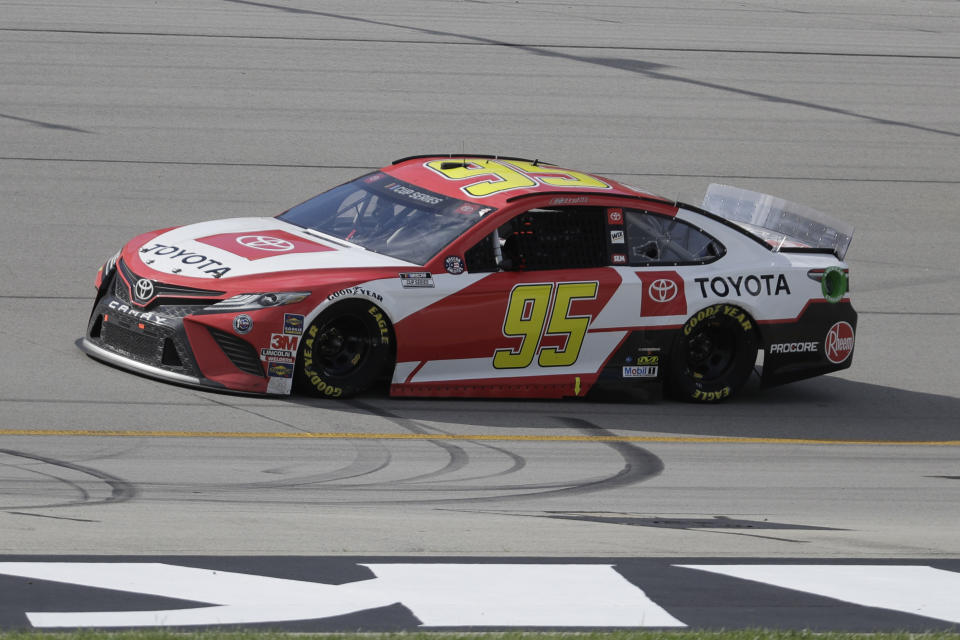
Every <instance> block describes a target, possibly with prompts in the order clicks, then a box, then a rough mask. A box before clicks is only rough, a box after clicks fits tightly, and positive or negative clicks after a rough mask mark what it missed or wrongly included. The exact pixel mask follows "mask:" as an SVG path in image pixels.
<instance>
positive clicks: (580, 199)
mask: <svg viewBox="0 0 960 640" xmlns="http://www.w3.org/2000/svg"><path fill="white" fill-rule="evenodd" d="M588 202H590V198H589V196H576V197H573V196H560V197H559V198H554V199H553V200H551V201H550V204H551V205H560V204H586V203H588Z"/></svg>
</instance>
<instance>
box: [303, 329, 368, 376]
mask: <svg viewBox="0 0 960 640" xmlns="http://www.w3.org/2000/svg"><path fill="white" fill-rule="evenodd" d="M369 351H370V337H369V335H368V333H367V332H366V331H365V329H364V325H363V322H362V321H361V320H360V319H359V318H356V317H354V316H342V317H340V318H336V319H335V320H332V321H331V322H329V323H328V324H326V325H324V327H323V328H322V329H321V330H320V332H319V333H318V335H317V338H316V340H315V342H314V362H316V363H317V364H318V365H319V369H320V371H321V372H322V373H323V374H325V375H329V376H337V377H343V376H347V375H349V374H351V373H352V372H354V371H356V370H357V369H358V368H360V366H361V365H362V364H363V361H364V358H366V356H367V354H368V353H369Z"/></svg>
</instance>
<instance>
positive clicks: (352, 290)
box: [327, 286, 383, 302]
mask: <svg viewBox="0 0 960 640" xmlns="http://www.w3.org/2000/svg"><path fill="white" fill-rule="evenodd" d="M344 296H366V297H368V298H373V299H374V300H376V301H377V302H383V296H382V295H380V294H379V293H377V292H376V291H373V290H371V289H365V288H363V287H359V286H358V287H348V288H346V289H340V291H334V292H333V293H331V294H330V295H328V296H327V300H336V299H337V298H342V297H344Z"/></svg>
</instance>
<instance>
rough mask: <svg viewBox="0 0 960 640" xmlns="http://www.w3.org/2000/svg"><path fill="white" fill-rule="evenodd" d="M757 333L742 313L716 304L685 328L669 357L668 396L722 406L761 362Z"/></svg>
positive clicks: (749, 319) (688, 323)
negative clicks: (722, 401)
mask: <svg viewBox="0 0 960 640" xmlns="http://www.w3.org/2000/svg"><path fill="white" fill-rule="evenodd" d="M757 348H758V343H757V333H756V330H755V329H754V327H753V320H752V319H751V318H750V317H749V316H748V315H747V314H746V313H745V312H744V311H743V309H741V308H739V307H736V306H733V305H729V304H715V305H713V306H710V307H707V308H706V309H702V310H700V311H698V312H697V313H696V314H695V315H693V316H691V317H690V318H689V319H688V320H687V322H686V323H685V324H684V325H683V328H682V329H681V330H680V333H679V334H678V336H677V338H676V340H675V341H674V346H673V351H672V353H671V357H670V364H669V368H668V375H667V384H668V391H669V393H670V394H671V395H672V396H674V397H676V398H678V399H680V400H687V401H694V402H717V401H719V400H723V399H724V398H728V397H730V396H732V395H733V394H734V393H736V392H737V391H738V390H739V389H740V388H741V387H742V386H743V385H744V384H745V383H746V382H747V379H748V378H749V377H750V373H751V371H752V370H753V366H754V364H756V360H757Z"/></svg>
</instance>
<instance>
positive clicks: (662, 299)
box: [636, 271, 687, 317]
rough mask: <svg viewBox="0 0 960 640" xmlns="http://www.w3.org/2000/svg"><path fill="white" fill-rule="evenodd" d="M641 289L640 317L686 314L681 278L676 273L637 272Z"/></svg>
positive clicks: (685, 299) (685, 298)
mask: <svg viewBox="0 0 960 640" xmlns="http://www.w3.org/2000/svg"><path fill="white" fill-rule="evenodd" d="M636 273H637V276H638V277H639V278H640V281H641V283H642V284H641V286H642V287H643V299H642V300H641V301H640V315H641V316H645V317H646V316H677V315H686V314H687V297H686V294H685V292H684V288H683V278H681V277H680V275H679V274H678V273H677V272H676V271H637V272H636Z"/></svg>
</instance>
